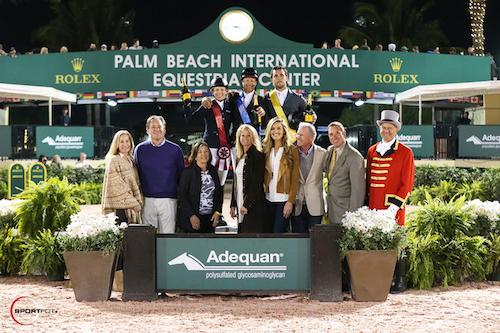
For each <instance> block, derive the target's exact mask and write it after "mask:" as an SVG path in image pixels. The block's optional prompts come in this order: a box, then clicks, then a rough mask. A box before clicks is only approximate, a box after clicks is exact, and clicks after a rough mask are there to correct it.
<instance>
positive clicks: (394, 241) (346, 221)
mask: <svg viewBox="0 0 500 333" xmlns="http://www.w3.org/2000/svg"><path fill="white" fill-rule="evenodd" d="M405 240H406V233H405V230H404V228H403V227H402V226H400V225H399V224H397V223H396V221H395V220H394V214H392V213H390V212H387V211H386V210H375V209H374V210H371V209H369V208H368V207H366V206H365V207H361V208H359V209H358V210H356V211H355V212H346V213H345V215H344V218H343V219H342V236H341V237H340V240H339V244H340V250H341V253H342V256H346V255H347V252H348V251H351V250H401V249H402V248H403V247H404V244H405Z"/></svg>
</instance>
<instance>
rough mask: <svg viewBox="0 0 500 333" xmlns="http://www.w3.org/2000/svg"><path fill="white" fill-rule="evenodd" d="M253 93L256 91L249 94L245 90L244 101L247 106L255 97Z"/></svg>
mask: <svg viewBox="0 0 500 333" xmlns="http://www.w3.org/2000/svg"><path fill="white" fill-rule="evenodd" d="M253 94H254V91H252V92H251V93H249V94H247V93H246V92H243V98H244V100H243V103H244V104H245V108H247V107H248V106H249V105H250V103H252V99H253Z"/></svg>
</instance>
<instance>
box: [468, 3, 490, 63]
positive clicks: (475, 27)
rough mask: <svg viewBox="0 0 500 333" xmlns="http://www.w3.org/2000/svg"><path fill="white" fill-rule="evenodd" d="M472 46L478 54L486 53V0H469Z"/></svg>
mask: <svg viewBox="0 0 500 333" xmlns="http://www.w3.org/2000/svg"><path fill="white" fill-rule="evenodd" d="M469 14H470V20H471V35H472V46H474V51H475V53H476V54H479V55H484V26H483V22H484V16H485V15H486V0H469Z"/></svg>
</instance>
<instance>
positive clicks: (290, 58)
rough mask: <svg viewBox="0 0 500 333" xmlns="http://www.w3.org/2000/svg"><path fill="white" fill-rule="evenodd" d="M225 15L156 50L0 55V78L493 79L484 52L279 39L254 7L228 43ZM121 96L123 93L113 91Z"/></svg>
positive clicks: (385, 83) (83, 87) (327, 88)
mask: <svg viewBox="0 0 500 333" xmlns="http://www.w3.org/2000/svg"><path fill="white" fill-rule="evenodd" d="M223 14H224V13H222V14H221V16H219V19H217V20H215V21H214V22H213V23H212V24H211V25H210V26H208V27H207V28H206V29H205V30H203V31H202V32H200V33H199V34H197V35H195V36H192V37H190V38H188V39H185V40H183V41H180V42H176V43H171V44H167V45H162V47H160V48H157V49H147V50H133V51H128V50H127V51H114V52H68V53H51V54H43V55H40V54H34V55H33V56H32V57H18V58H17V59H16V61H12V60H11V59H7V58H8V57H5V58H3V57H2V58H0V73H2V82H6V83H18V84H31V85H40V86H50V87H54V88H57V89H61V90H63V91H68V92H73V93H81V96H83V97H82V98H84V99H86V98H91V97H90V96H92V94H95V96H96V98H102V97H103V96H102V94H98V93H97V92H116V91H121V92H131V91H132V92H134V93H133V94H130V93H129V97H153V98H154V97H159V94H154V93H148V91H157V92H159V91H164V90H166V91H169V90H176V89H180V88H181V87H182V83H181V79H182V78H183V79H184V80H185V81H186V84H187V86H188V88H189V89H190V90H208V89H210V82H211V80H212V79H213V78H214V77H217V76H222V77H224V78H225V79H226V80H227V82H228V84H229V88H230V89H238V88H240V87H241V82H240V75H241V72H242V70H243V69H245V68H247V67H253V68H255V69H256V70H257V71H258V73H259V80H258V81H259V85H258V88H259V89H262V88H263V89H272V83H271V74H270V71H271V69H272V68H273V67H274V66H276V65H281V66H284V67H286V68H287V69H288V84H289V86H290V87H291V88H292V89H294V90H295V89H297V90H317V91H320V95H321V94H323V95H328V93H323V92H330V94H331V93H332V92H336V91H338V92H339V94H341V95H342V96H340V97H347V98H356V97H357V96H361V95H364V94H360V93H359V92H365V91H369V92H374V94H373V95H374V96H373V97H374V98H378V97H379V96H380V95H379V94H376V93H375V92H381V91H382V92H384V93H383V94H382V95H381V96H383V98H391V96H393V95H394V93H397V92H401V91H404V90H407V89H410V88H412V87H415V86H417V85H425V84H438V83H454V82H463V80H464V78H467V80H468V81H485V80H490V59H489V58H488V57H461V56H457V55H448V54H438V55H436V54H427V53H413V52H407V53H403V52H363V51H353V50H338V49H328V50H322V49H317V48H314V47H313V45H312V44H304V43H297V42H293V41H290V40H286V39H284V38H281V37H280V36H278V35H276V34H274V33H273V32H271V31H269V30H268V29H266V28H265V27H264V26H262V25H261V24H260V23H259V22H258V21H257V20H255V18H253V17H252V15H251V13H248V14H249V16H250V17H252V19H253V21H254V27H255V28H254V30H253V33H252V34H251V36H249V38H248V39H247V40H245V41H244V42H241V43H230V42H228V41H227V40H226V39H224V38H223V37H222V36H221V32H220V30H219V20H220V19H221V17H222V15H223ZM457 68H460V70H457ZM385 92H386V93H385ZM342 93H343V94H342ZM123 96H126V93H125V94H120V96H116V95H115V98H123ZM325 97H328V96H325Z"/></svg>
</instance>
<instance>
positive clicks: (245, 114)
mask: <svg viewBox="0 0 500 333" xmlns="http://www.w3.org/2000/svg"><path fill="white" fill-rule="evenodd" d="M244 99H245V97H244V95H243V91H240V96H239V98H238V100H237V104H238V111H239V112H240V115H241V120H243V123H245V124H248V125H252V121H251V120H250V116H249V115H248V112H247V109H246V108H245V103H243V100H244Z"/></svg>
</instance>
